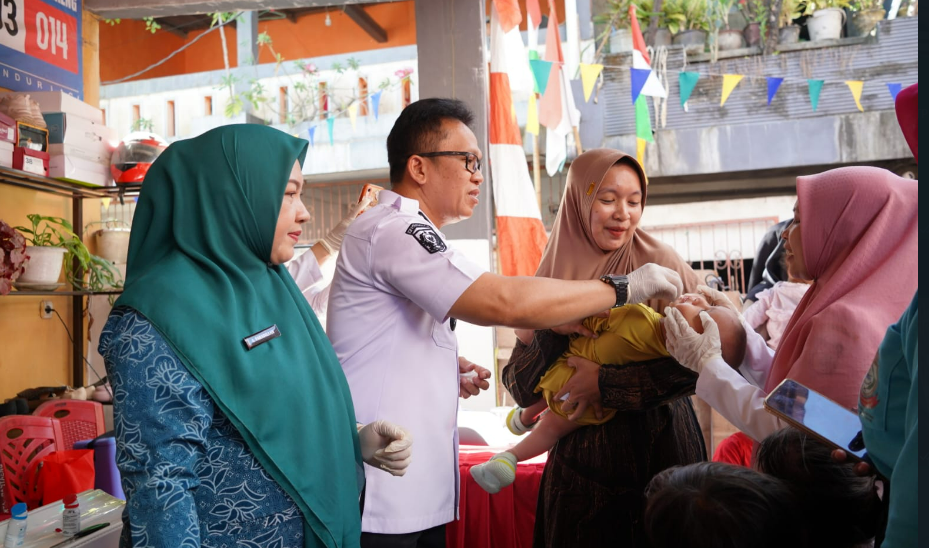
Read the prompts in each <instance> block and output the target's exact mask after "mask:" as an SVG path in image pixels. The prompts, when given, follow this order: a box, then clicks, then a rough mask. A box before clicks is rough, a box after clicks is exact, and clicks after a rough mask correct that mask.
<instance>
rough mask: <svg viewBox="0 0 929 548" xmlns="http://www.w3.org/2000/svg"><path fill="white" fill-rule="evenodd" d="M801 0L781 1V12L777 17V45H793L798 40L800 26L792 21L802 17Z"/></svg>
mask: <svg viewBox="0 0 929 548" xmlns="http://www.w3.org/2000/svg"><path fill="white" fill-rule="evenodd" d="M800 2H801V0H781V12H780V13H779V14H778V17H777V33H778V40H777V41H778V43H781V44H795V43H797V41H798V40H799V39H800V25H795V24H794V19H797V18H798V17H800V16H802V15H803V6H801V4H800Z"/></svg>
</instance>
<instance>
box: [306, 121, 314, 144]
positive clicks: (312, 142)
mask: <svg viewBox="0 0 929 548" xmlns="http://www.w3.org/2000/svg"><path fill="white" fill-rule="evenodd" d="M306 132H307V133H309V134H310V146H314V145H315V141H316V126H310V129H308V130H306Z"/></svg>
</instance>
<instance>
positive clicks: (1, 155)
mask: <svg viewBox="0 0 929 548" xmlns="http://www.w3.org/2000/svg"><path fill="white" fill-rule="evenodd" d="M14 148H16V147H14V146H13V143H8V142H6V141H0V167H7V168H10V169H12V168H13V149H14Z"/></svg>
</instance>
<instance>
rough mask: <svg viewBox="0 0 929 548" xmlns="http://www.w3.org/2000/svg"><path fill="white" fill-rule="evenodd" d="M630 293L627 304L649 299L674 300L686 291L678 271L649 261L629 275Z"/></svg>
mask: <svg viewBox="0 0 929 548" xmlns="http://www.w3.org/2000/svg"><path fill="white" fill-rule="evenodd" d="M628 278H629V295H628V296H627V298H626V303H627V304H632V303H641V302H645V301H647V300H649V299H660V300H663V301H673V300H675V299H677V298H678V297H679V296H680V295H681V293H682V292H683V291H684V284H683V282H681V275H680V274H678V273H677V271H674V270H671V269H670V268H665V267H663V266H659V265H656V264H654V263H648V264H644V265H642V266H640V267H639V268H637V269H635V270H633V271H632V272H630V273H629V275H628Z"/></svg>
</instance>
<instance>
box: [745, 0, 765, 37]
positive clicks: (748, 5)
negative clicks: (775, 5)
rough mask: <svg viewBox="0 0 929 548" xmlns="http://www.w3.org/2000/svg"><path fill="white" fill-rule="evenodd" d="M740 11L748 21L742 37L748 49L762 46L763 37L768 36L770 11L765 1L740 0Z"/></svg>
mask: <svg viewBox="0 0 929 548" xmlns="http://www.w3.org/2000/svg"><path fill="white" fill-rule="evenodd" d="M739 10H740V11H741V12H742V16H743V17H745V20H746V21H748V24H747V25H746V26H745V30H743V31H742V35H743V36H744V37H745V43H746V44H747V45H748V47H754V46H760V45H761V37H762V36H766V35H767V30H768V9H767V7H766V5H765V3H764V0H740V1H739Z"/></svg>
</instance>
